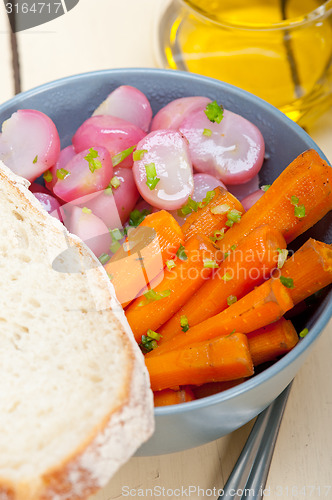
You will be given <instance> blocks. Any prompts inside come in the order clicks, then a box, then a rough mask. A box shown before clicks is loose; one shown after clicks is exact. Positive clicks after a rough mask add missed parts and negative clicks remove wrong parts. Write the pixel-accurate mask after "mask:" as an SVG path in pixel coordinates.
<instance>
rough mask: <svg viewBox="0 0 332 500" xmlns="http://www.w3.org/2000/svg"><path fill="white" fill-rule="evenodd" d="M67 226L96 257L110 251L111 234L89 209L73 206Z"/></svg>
mask: <svg viewBox="0 0 332 500" xmlns="http://www.w3.org/2000/svg"><path fill="white" fill-rule="evenodd" d="M65 224H66V226H67V228H68V230H69V231H70V232H71V233H73V234H76V236H78V237H79V238H81V240H83V241H84V243H85V244H86V245H87V246H88V247H89V248H90V250H92V252H93V253H94V254H95V255H96V257H100V256H101V255H102V254H104V253H106V252H107V251H108V249H109V247H110V245H111V242H112V239H111V235H110V232H109V230H108V228H107V226H105V224H104V223H103V221H102V220H101V219H99V217H96V215H94V214H93V213H92V212H91V211H90V210H89V209H87V208H83V209H82V208H79V207H75V206H71V207H70V218H69V219H68V217H67V218H66V220H65Z"/></svg>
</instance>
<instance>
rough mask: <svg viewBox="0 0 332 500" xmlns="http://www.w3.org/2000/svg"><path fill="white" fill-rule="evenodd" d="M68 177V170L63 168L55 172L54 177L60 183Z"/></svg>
mask: <svg viewBox="0 0 332 500" xmlns="http://www.w3.org/2000/svg"><path fill="white" fill-rule="evenodd" d="M68 175H70V173H69V172H68V170H65V169H64V168H59V169H58V170H57V171H56V176H57V178H58V179H59V180H61V181H63V180H64V179H65V178H66V177H68Z"/></svg>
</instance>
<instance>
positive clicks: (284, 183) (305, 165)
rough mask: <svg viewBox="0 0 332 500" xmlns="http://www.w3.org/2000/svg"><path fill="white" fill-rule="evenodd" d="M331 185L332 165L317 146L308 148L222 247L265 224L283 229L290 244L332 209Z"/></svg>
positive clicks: (236, 226)
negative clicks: (323, 158) (325, 159)
mask: <svg viewBox="0 0 332 500" xmlns="http://www.w3.org/2000/svg"><path fill="white" fill-rule="evenodd" d="M331 184H332V168H331V167H330V166H329V165H328V164H327V163H326V162H325V161H324V160H322V159H321V158H320V156H319V155H318V153H317V152H316V151H314V150H313V149H309V150H308V151H305V152H304V153H302V154H301V155H299V156H298V157H297V158H296V159H295V160H294V161H293V162H292V163H291V164H290V165H289V166H288V167H287V168H286V169H285V170H284V171H283V172H282V173H281V174H280V175H279V177H278V178H277V179H276V180H275V181H274V183H273V184H272V186H271V187H269V189H268V190H267V191H266V193H264V195H263V196H262V197H261V198H260V199H259V200H258V201H257V202H256V203H255V204H254V205H253V206H252V207H251V208H250V209H249V210H248V212H246V213H245V214H244V215H243V216H242V218H241V221H240V222H239V223H238V224H234V225H233V227H232V228H231V229H230V230H229V231H227V233H226V234H225V237H224V239H223V240H221V241H220V242H219V244H220V248H221V249H222V250H223V251H227V250H229V248H230V247H231V246H232V245H237V244H238V242H239V241H240V239H241V238H243V236H245V235H247V234H249V233H250V231H252V230H253V229H255V228H256V227H258V226H261V225H262V224H270V225H271V226H272V227H274V228H276V229H279V231H281V232H282V234H283V236H284V238H285V240H286V242H287V243H289V242H291V241H293V240H294V239H295V238H296V237H297V236H299V235H300V234H302V233H303V232H304V231H306V230H307V229H308V228H309V227H311V226H313V225H314V224H315V223H316V222H318V221H319V220H320V219H321V218H322V217H324V215H325V214H326V213H327V212H328V211H329V210H331V209H332V189H331V187H332V186H331ZM297 201H298V202H297ZM296 202H297V203H296ZM295 205H297V210H295V209H296V206H295ZM303 207H304V208H303ZM296 213H297V215H300V216H302V217H298V216H296ZM303 215H304V216H303Z"/></svg>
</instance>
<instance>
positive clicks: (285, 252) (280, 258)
mask: <svg viewBox="0 0 332 500" xmlns="http://www.w3.org/2000/svg"><path fill="white" fill-rule="evenodd" d="M277 252H278V254H279V255H278V269H281V268H282V266H283V265H284V264H285V262H286V260H287V256H288V250H286V248H283V249H281V248H277Z"/></svg>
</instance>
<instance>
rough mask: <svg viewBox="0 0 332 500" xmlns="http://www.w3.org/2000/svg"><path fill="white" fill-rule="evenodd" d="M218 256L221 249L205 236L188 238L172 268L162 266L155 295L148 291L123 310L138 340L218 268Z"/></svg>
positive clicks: (153, 328) (167, 317)
mask: <svg viewBox="0 0 332 500" xmlns="http://www.w3.org/2000/svg"><path fill="white" fill-rule="evenodd" d="M220 257H221V252H220V250H219V249H218V248H217V247H216V246H215V245H214V244H213V243H212V241H211V240H210V239H209V238H207V237H206V236H202V235H196V236H193V237H192V238H190V239H189V240H188V241H187V243H186V245H185V247H183V248H182V249H181V251H180V253H178V256H177V258H176V259H174V264H175V267H173V268H171V269H165V271H164V278H163V279H162V281H161V282H160V283H159V284H158V285H157V286H156V287H154V289H153V294H154V296H153V295H152V293H151V292H147V294H145V295H144V296H141V297H138V298H137V299H136V300H135V301H134V302H133V303H132V304H130V306H129V307H128V308H127V310H126V316H127V319H128V322H129V324H130V326H131V328H132V331H133V333H134V336H135V339H136V340H137V342H140V341H141V338H142V335H145V334H146V332H147V330H149V329H150V330H157V329H158V328H159V327H160V326H161V325H162V324H163V323H165V321H167V320H168V319H169V318H170V317H171V316H172V315H173V314H174V313H175V312H176V311H177V310H178V309H179V307H181V305H182V304H184V303H185V302H186V301H187V300H188V299H189V297H190V296H191V295H192V294H193V293H194V292H195V291H196V290H197V289H198V288H199V287H200V286H201V285H202V283H203V282H204V280H206V279H207V278H208V277H209V276H210V274H211V273H212V272H213V270H214V266H215V267H218V264H219V262H220ZM206 266H208V267H206ZM156 294H157V295H156ZM149 295H152V296H151V299H150V297H149ZM162 297H163V298H162ZM153 299H158V300H153Z"/></svg>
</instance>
